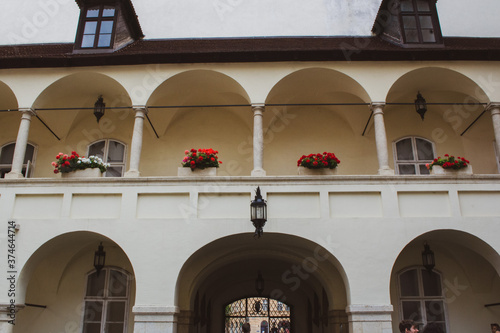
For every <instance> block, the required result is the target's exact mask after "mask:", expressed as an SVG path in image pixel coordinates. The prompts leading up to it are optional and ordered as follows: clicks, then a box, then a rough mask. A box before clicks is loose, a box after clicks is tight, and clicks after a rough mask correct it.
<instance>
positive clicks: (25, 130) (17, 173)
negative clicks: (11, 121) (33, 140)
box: [5, 108, 35, 179]
mask: <svg viewBox="0 0 500 333" xmlns="http://www.w3.org/2000/svg"><path fill="white" fill-rule="evenodd" d="M19 111H20V112H22V116H21V124H20V125H19V131H18V133H17V140H16V148H15V149H14V157H13V158H12V169H11V171H10V172H9V173H8V174H6V175H5V178H11V179H12V178H24V176H23V162H24V155H25V154H26V146H27V144H28V136H29V133H30V124H31V117H32V116H34V115H35V111H34V110H33V109H30V108H24V109H19Z"/></svg>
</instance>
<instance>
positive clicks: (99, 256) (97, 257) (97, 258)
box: [94, 242, 106, 275]
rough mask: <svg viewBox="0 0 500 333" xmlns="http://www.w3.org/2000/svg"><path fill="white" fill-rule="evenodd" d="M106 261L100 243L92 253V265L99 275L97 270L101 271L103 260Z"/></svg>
mask: <svg viewBox="0 0 500 333" xmlns="http://www.w3.org/2000/svg"><path fill="white" fill-rule="evenodd" d="M105 261H106V252H104V247H103V246H102V242H101V244H99V247H98V248H97V251H95V253H94V267H95V270H96V272H97V275H99V272H101V269H102V268H103V267H104V262H105Z"/></svg>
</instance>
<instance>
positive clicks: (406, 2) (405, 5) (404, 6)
mask: <svg viewBox="0 0 500 333" xmlns="http://www.w3.org/2000/svg"><path fill="white" fill-rule="evenodd" d="M401 11H402V12H413V3H412V0H402V1H401Z"/></svg>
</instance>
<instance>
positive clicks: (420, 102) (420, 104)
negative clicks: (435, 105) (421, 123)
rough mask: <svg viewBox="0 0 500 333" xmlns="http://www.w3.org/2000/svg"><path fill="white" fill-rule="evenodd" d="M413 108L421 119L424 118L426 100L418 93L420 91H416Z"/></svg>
mask: <svg viewBox="0 0 500 333" xmlns="http://www.w3.org/2000/svg"><path fill="white" fill-rule="evenodd" d="M415 110H416V111H417V113H418V114H419V115H420V117H421V118H422V120H424V115H425V113H426V112H427V102H426V101H425V98H423V97H422V95H421V94H420V91H419V92H418V94H417V99H416V100H415Z"/></svg>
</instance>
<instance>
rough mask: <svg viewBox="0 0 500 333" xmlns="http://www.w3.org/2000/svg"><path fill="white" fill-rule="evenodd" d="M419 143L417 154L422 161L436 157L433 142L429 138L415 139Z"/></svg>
mask: <svg viewBox="0 0 500 333" xmlns="http://www.w3.org/2000/svg"><path fill="white" fill-rule="evenodd" d="M415 141H416V144H417V155H418V159H419V160H420V161H431V160H433V159H434V152H433V151H432V143H430V142H429V141H427V140H422V139H415Z"/></svg>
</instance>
